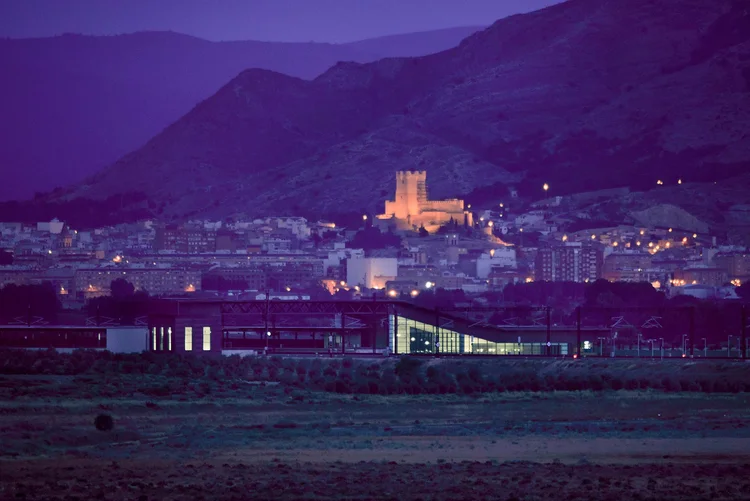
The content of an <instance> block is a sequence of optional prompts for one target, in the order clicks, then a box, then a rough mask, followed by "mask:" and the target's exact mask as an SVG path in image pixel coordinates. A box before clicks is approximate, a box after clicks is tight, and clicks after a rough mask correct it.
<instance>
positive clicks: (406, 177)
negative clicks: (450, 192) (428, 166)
mask: <svg viewBox="0 0 750 501" xmlns="http://www.w3.org/2000/svg"><path fill="white" fill-rule="evenodd" d="M378 219H380V220H383V221H390V222H393V223H395V224H396V227H397V228H399V229H405V230H416V229H419V228H420V227H422V226H423V227H424V228H425V229H426V230H427V231H430V232H432V231H435V230H437V229H438V228H439V227H440V226H442V225H444V224H446V223H449V222H450V221H451V219H452V220H454V221H456V222H457V223H458V224H464V222H466V223H467V224H468V225H472V224H473V220H472V215H471V213H470V212H468V211H466V210H464V201H463V200H458V199H449V200H429V199H428V198H427V172H425V171H399V172H396V196H395V197H394V199H393V200H389V201H386V202H385V213H384V214H381V215H379V216H378Z"/></svg>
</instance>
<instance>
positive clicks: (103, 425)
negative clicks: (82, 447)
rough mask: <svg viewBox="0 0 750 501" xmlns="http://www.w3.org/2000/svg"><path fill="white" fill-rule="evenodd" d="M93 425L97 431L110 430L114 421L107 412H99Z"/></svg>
mask: <svg viewBox="0 0 750 501" xmlns="http://www.w3.org/2000/svg"><path fill="white" fill-rule="evenodd" d="M94 426H95V427H96V429H97V430H99V431H110V430H111V429H112V428H114V427H115V421H114V420H113V419H112V416H110V415H109V414H99V415H98V416H96V418H95V419H94Z"/></svg>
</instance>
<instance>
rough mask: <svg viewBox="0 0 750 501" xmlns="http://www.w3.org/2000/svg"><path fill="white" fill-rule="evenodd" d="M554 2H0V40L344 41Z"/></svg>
mask: <svg viewBox="0 0 750 501" xmlns="http://www.w3.org/2000/svg"><path fill="white" fill-rule="evenodd" d="M559 1H561V0H0V37H11V38H28V37H47V36H54V35H59V34H61V33H82V34H87V35H113V34H119V33H131V32H134V31H146V30H149V31H161V30H171V31H176V32H180V33H186V34H189V35H194V36H197V37H201V38H205V39H208V40H269V41H285V42H308V41H316V42H349V41H354V40H362V39H365V38H372V37H377V36H383V35H392V34H397V33H410V32H415V31H426V30H433V29H440V28H449V27H453V26H475V25H488V24H491V23H492V22H494V21H495V20H497V19H499V18H502V17H505V16H508V15H510V14H515V13H518V12H528V11H532V10H536V9H539V8H542V7H546V6H548V5H552V4H555V3H558V2H559Z"/></svg>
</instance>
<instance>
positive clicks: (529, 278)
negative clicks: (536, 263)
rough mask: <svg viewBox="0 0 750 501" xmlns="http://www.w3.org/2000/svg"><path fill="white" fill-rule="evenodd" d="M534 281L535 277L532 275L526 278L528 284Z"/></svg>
mask: <svg viewBox="0 0 750 501" xmlns="http://www.w3.org/2000/svg"><path fill="white" fill-rule="evenodd" d="M533 281H534V279H533V278H531V277H527V278H526V283H527V284H530V283H531V282H533Z"/></svg>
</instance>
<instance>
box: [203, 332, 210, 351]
mask: <svg viewBox="0 0 750 501" xmlns="http://www.w3.org/2000/svg"><path fill="white" fill-rule="evenodd" d="M210 350H211V327H204V328H203V351H210Z"/></svg>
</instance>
